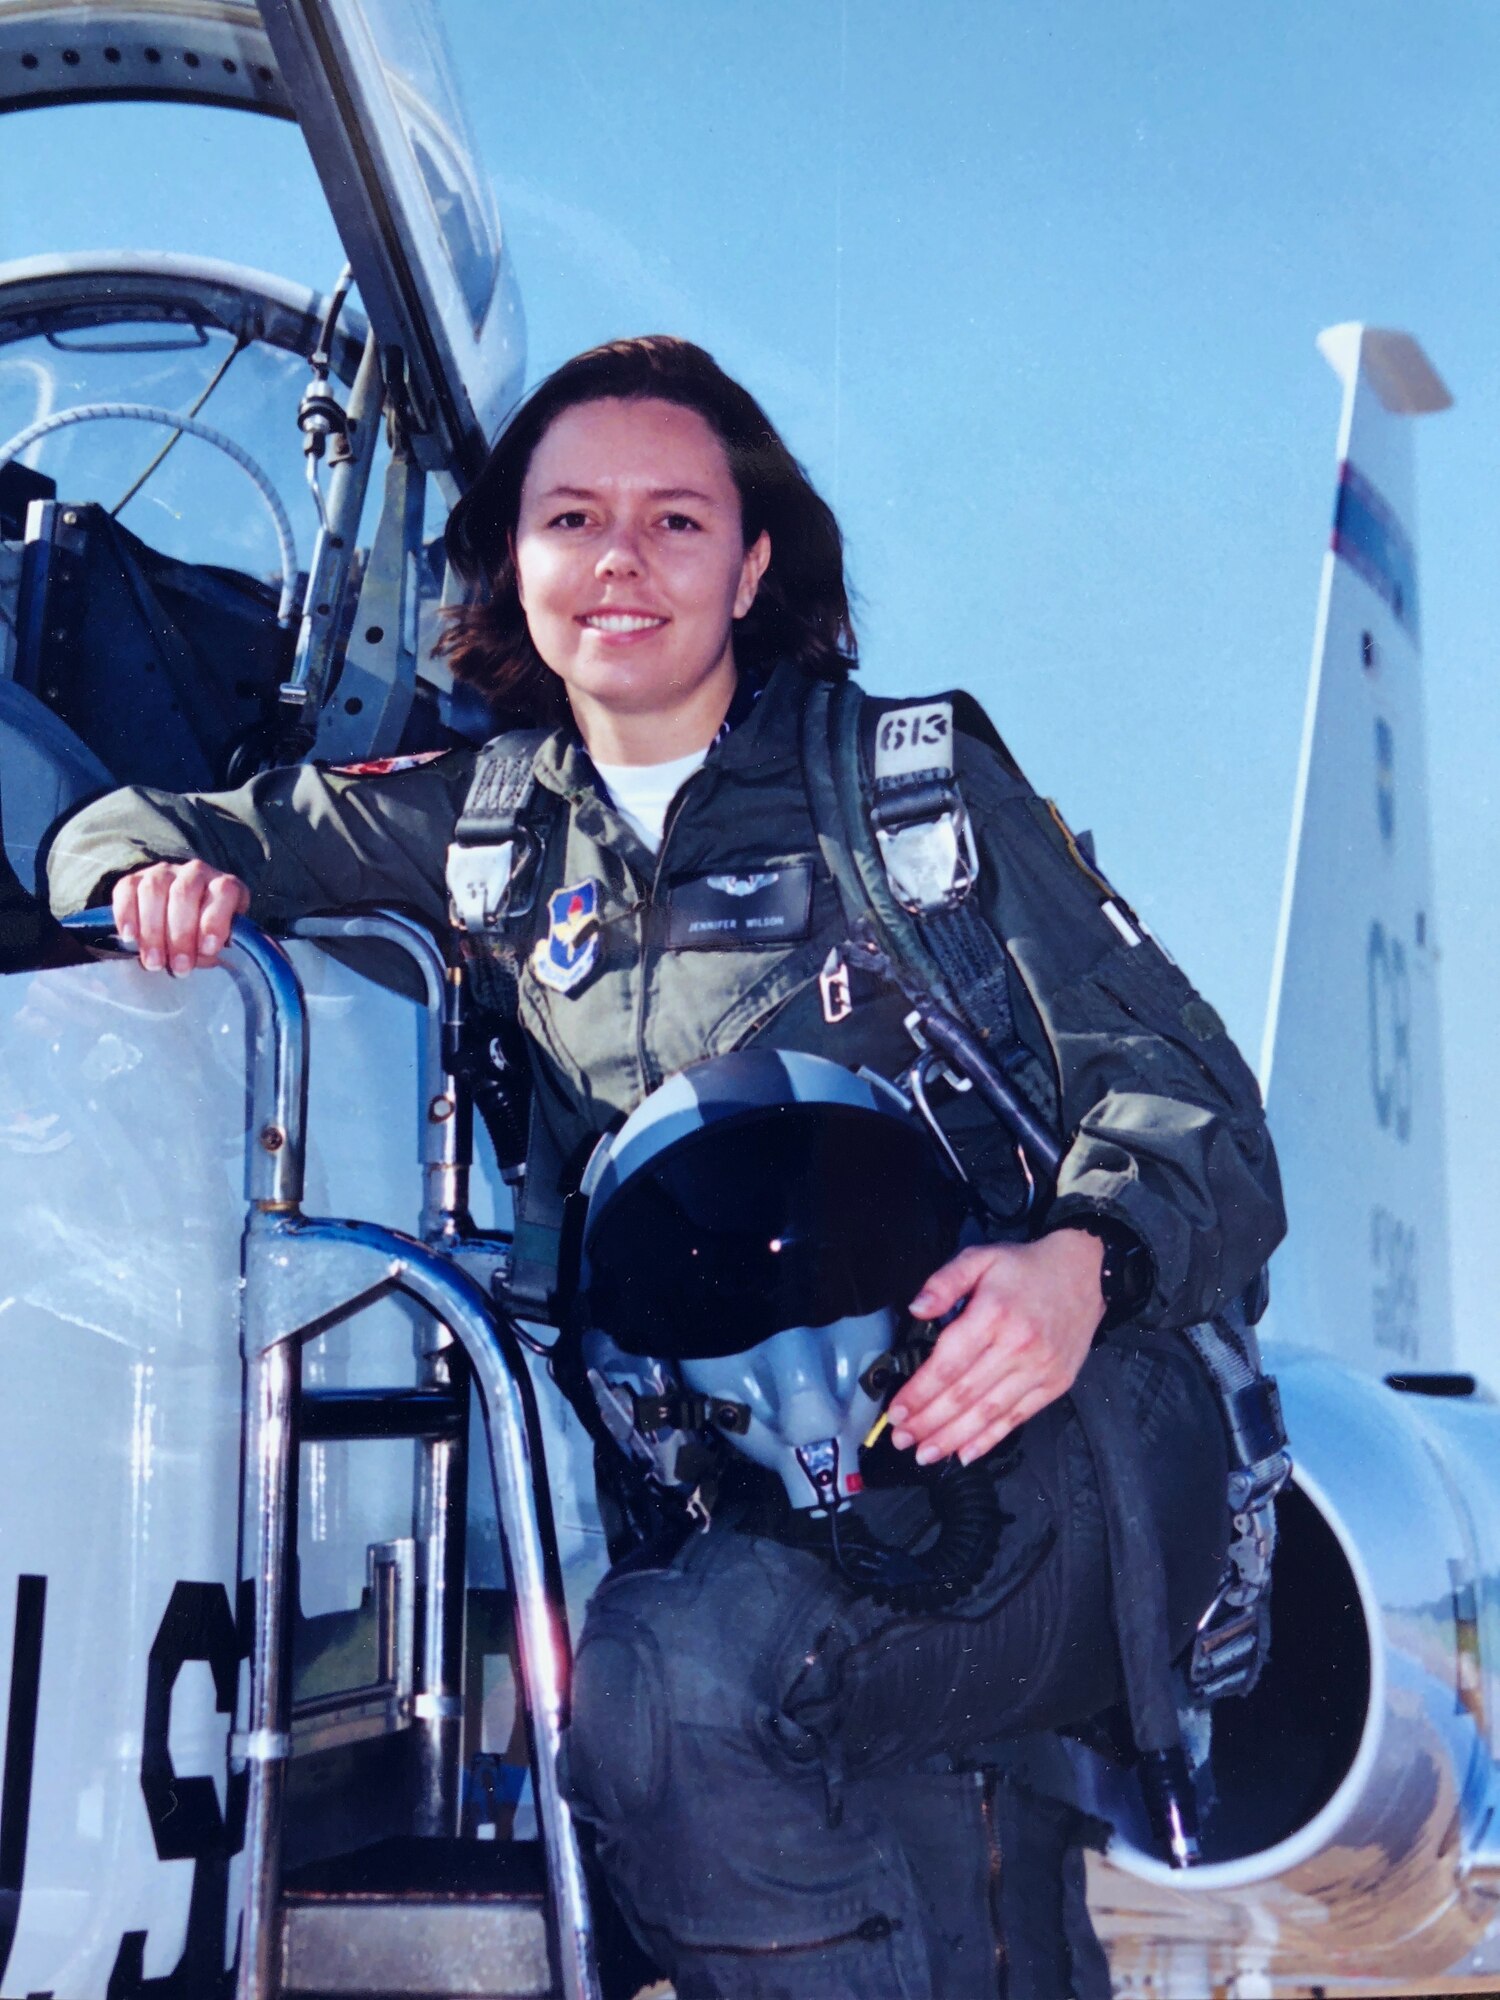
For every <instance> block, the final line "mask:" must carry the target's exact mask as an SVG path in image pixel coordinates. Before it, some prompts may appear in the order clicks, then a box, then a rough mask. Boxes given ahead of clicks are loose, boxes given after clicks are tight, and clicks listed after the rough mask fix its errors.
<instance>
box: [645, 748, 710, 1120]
mask: <svg viewBox="0 0 1500 2000" xmlns="http://www.w3.org/2000/svg"><path fill="white" fill-rule="evenodd" d="M702 775H703V766H702V765H701V764H700V765H699V766H698V768H697V770H696V771H694V772H693V773H692V774H691V776H690V777H688V778H687V779H686V780H685V781H684V782H683V783H682V784H681V785H679V786H678V787H677V792H676V796H675V797H674V798H673V800H672V803H671V805H670V806H668V808H667V817H666V820H665V821H664V823H663V825H662V830H661V844H660V846H659V847H658V848H657V850H656V867H655V869H654V870H653V871H652V875H651V886H650V888H649V889H648V890H647V892H646V901H645V904H644V906H643V907H642V909H641V951H640V967H641V978H640V987H639V990H638V991H637V993H636V996H635V1060H636V1067H637V1068H638V1069H639V1070H640V1073H641V1095H642V1097H649V1096H650V1095H651V1092H652V1091H653V1090H655V1089H656V1087H657V1085H658V1084H659V1083H660V1082H661V1081H662V1079H661V1077H660V1076H659V1075H658V1073H657V1068H656V1065H655V1063H653V1062H652V1061H651V1059H650V1057H649V1056H648V1055H647V1053H646V991H647V988H648V987H649V986H650V984H651V972H652V955H653V948H652V943H651V932H652V928H653V925H652V918H653V915H654V913H655V910H656V907H657V895H658V892H659V891H660V889H661V879H662V867H663V864H664V863H665V861H666V858H667V842H668V841H669V840H670V839H671V838H672V829H673V827H675V826H676V824H677V821H678V819H679V818H680V816H681V813H682V808H683V805H684V803H685V801H686V799H687V795H688V793H689V792H690V791H691V789H692V788H693V786H694V785H695V784H697V782H698V780H699V779H700V778H701V777H702Z"/></svg>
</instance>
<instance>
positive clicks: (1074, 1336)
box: [890, 1229, 1104, 1465]
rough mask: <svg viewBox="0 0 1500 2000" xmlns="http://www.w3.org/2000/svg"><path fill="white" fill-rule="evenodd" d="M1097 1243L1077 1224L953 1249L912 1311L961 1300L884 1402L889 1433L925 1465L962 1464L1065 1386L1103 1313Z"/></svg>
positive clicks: (932, 1313)
mask: <svg viewBox="0 0 1500 2000" xmlns="http://www.w3.org/2000/svg"><path fill="white" fill-rule="evenodd" d="M1103 1261H1104V1246H1103V1245H1102V1244H1101V1243H1100V1242H1099V1240H1098V1238H1097V1237H1094V1236H1090V1235H1087V1234H1085V1233H1084V1232H1083V1231H1082V1230H1078V1229H1059V1230H1056V1231H1054V1232H1053V1233H1052V1234H1051V1235H1048V1236H1043V1237H1040V1238H1038V1239H1037V1241H1036V1242H1034V1243H989V1244H980V1245H976V1246H975V1247H974V1248H973V1249H969V1250H961V1251H960V1252H959V1253H958V1255H957V1256H956V1257H954V1258H953V1259H952V1260H951V1261H950V1262H949V1263H947V1264H944V1265H943V1267H942V1268H941V1270H938V1271H934V1273H933V1274H932V1276H931V1277H930V1278H929V1279H928V1280H927V1282H926V1284H925V1285H924V1286H923V1287H922V1289H921V1291H920V1292H919V1293H918V1294H917V1296H916V1298H915V1299H914V1300H913V1301H912V1305H911V1311H912V1314H913V1316H914V1317H915V1318H917V1319H923V1320H932V1319H940V1318H941V1317H942V1315H943V1314H944V1313H946V1312H951V1311H952V1309H953V1307H954V1306H956V1305H957V1304H958V1303H959V1301H960V1300H965V1301H966V1302H965V1304H964V1308H963V1311H962V1312H961V1313H959V1315H958V1317H957V1318H956V1319H955V1320H953V1321H952V1323H951V1324H950V1325H948V1326H946V1327H945V1328H944V1329H943V1331H942V1332H941V1333H940V1334H939V1335H938V1339H937V1345H936V1346H935V1347H934V1348H933V1350H932V1353H931V1355H930V1356H929V1357H928V1359H927V1360H926V1361H925V1362H924V1363H923V1365H922V1366H921V1367H920V1368H919V1369H918V1370H917V1372H916V1374H915V1375H913V1376H912V1378H911V1380H910V1381H909V1382H908V1383H907V1385H906V1387H905V1388H904V1389H902V1391H901V1393H900V1394H899V1395H898V1396H897V1398H896V1400H895V1402H894V1403H893V1404H892V1406H891V1413H890V1414H891V1425H892V1432H891V1437H892V1442H893V1443H894V1444H896V1445H897V1446H898V1447H900V1448H902V1449H906V1448H907V1447H910V1446H912V1445H915V1447H916V1454H917V1458H918V1460H919V1462H920V1463H922V1464H924V1465H926V1464H930V1463H932V1462H933V1461H934V1460H936V1459H940V1458H947V1457H949V1456H951V1455H952V1454H953V1453H955V1452H956V1453H957V1454H958V1457H959V1459H960V1460H961V1461H962V1462H963V1464H965V1465H971V1464H972V1463H973V1462H974V1460H975V1459H977V1458H982V1457H983V1456H984V1454H985V1453H986V1452H987V1451H991V1450H993V1449H994V1447H995V1446H996V1445H997V1444H999V1443H1000V1441H1001V1439H1002V1438H1004V1437H1006V1436H1008V1434H1009V1433H1010V1432H1011V1431H1013V1430H1015V1429H1016V1428H1017V1426H1018V1425H1020V1424H1024V1423H1025V1422H1026V1420H1027V1418H1028V1417H1034V1416H1035V1415H1036V1413H1037V1411H1038V1410H1042V1409H1045V1408H1046V1406H1047V1405H1048V1403H1051V1402H1055V1401H1056V1399H1057V1398H1058V1397H1059V1396H1062V1395H1065V1394H1066V1393H1067V1391H1068V1390H1069V1389H1070V1388H1071V1387H1072V1386H1073V1380H1074V1377H1075V1376H1076V1375H1077V1373H1078V1371H1079V1369H1080V1368H1081V1367H1082V1366H1083V1362H1084V1357H1085V1356H1086V1355H1087V1353H1088V1351H1089V1348H1090V1346H1091V1344H1092V1342H1093V1338H1094V1335H1095V1333H1096V1332H1097V1330H1098V1327H1099V1322H1100V1320H1101V1319H1102V1318H1103V1317H1104V1299H1103V1295H1102V1293H1101V1292H1100V1289H1099V1274H1100V1270H1101V1267H1102V1265H1103Z"/></svg>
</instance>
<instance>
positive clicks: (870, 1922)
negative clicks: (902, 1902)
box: [663, 1913, 902, 1958]
mask: <svg viewBox="0 0 1500 2000" xmlns="http://www.w3.org/2000/svg"><path fill="white" fill-rule="evenodd" d="M901 1927H902V1925H901V1919H900V1918H899V1917H887V1916H883V1915H880V1914H878V1913H877V1914H876V1915H875V1916H873V1917H862V1918H861V1919H860V1921H859V1922H858V1923H857V1924H855V1925H854V1927H853V1928H852V1929H851V1930H847V1931H835V1932H834V1933H833V1934H832V1936H831V1937H820V1938H808V1939H806V1940H805V1941H803V1942H801V1943H798V1944H688V1943H687V1942H686V1941H685V1940H684V1939H682V1938H679V1937H676V1936H674V1935H673V1933H672V1932H671V1931H666V1932H664V1933H663V1935H664V1936H666V1937H667V1938H669V1939H670V1940H671V1942H672V1943H673V1944H674V1945H675V1946H676V1947H677V1948H678V1950H679V1951H696V1952H713V1953H715V1954H722V1955H723V1956H725V1957H727V1958H776V1957H782V1956H785V1955H786V1954H787V1953H789V1952H794V1951H828V1950H830V1949H831V1948H832V1947H833V1946H834V1945H836V1944H884V1942H885V1940H886V1939H887V1938H888V1937H890V1936H891V1935H892V1934H893V1933H894V1932H896V1931H899V1930H900V1929H901Z"/></svg>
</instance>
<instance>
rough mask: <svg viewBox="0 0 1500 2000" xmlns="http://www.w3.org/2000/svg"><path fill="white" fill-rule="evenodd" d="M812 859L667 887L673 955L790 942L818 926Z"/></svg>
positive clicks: (695, 878) (694, 878)
mask: <svg viewBox="0 0 1500 2000" xmlns="http://www.w3.org/2000/svg"><path fill="white" fill-rule="evenodd" d="M812 885H813V873H812V863H811V862H810V861H794V862H792V863H790V864H789V865H788V866H787V867H784V868H758V869H756V870H755V871H754V872H753V873H746V874H744V875H724V874H719V875H693V876H689V877H686V878H685V879H683V880H681V881H677V882H673V883H670V884H669V885H668V888H667V949H668V951H723V950H724V949H725V947H726V946H736V945H739V946H744V945H758V944H787V943H792V942H795V941H796V940H797V939H799V938H805V937H806V936H807V935H808V933H809V930H810V928H811V924H812Z"/></svg>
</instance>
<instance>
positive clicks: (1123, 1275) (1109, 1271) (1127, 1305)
mask: <svg viewBox="0 0 1500 2000" xmlns="http://www.w3.org/2000/svg"><path fill="white" fill-rule="evenodd" d="M1057 1227H1058V1228H1059V1229H1081V1230H1082V1231H1083V1233H1084V1235H1085V1236H1093V1237H1097V1239H1098V1240H1099V1242H1101V1243H1102V1244H1103V1245H1104V1262H1103V1263H1102V1264H1101V1265H1100V1267H1099V1290H1100V1292H1101V1293H1102V1294H1103V1298H1104V1317H1103V1319H1102V1320H1100V1322H1099V1331H1100V1332H1101V1333H1108V1332H1109V1331H1110V1329H1111V1327H1116V1326H1122V1325H1123V1324H1124V1323H1125V1321H1126V1320H1128V1319H1134V1318H1135V1315H1136V1314H1137V1313H1138V1312H1139V1311H1140V1309H1141V1307H1142V1306H1143V1305H1144V1304H1145V1303H1146V1301H1147V1299H1149V1298H1150V1296H1151V1293H1152V1290H1153V1288H1154V1286H1155V1284H1156V1264H1155V1262H1154V1260H1153V1259H1152V1256H1151V1252H1150V1251H1149V1250H1148V1249H1147V1248H1146V1246H1145V1244H1144V1243H1143V1242H1142V1241H1141V1239H1140V1237H1139V1236H1137V1235H1136V1233H1135V1231H1134V1230H1133V1229H1130V1228H1127V1226H1126V1225H1125V1224H1124V1223H1123V1222H1116V1220H1115V1219H1114V1217H1113V1216H1112V1215H1070V1216H1068V1217H1067V1219H1066V1220H1065V1221H1059V1222H1058V1224H1057Z"/></svg>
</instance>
